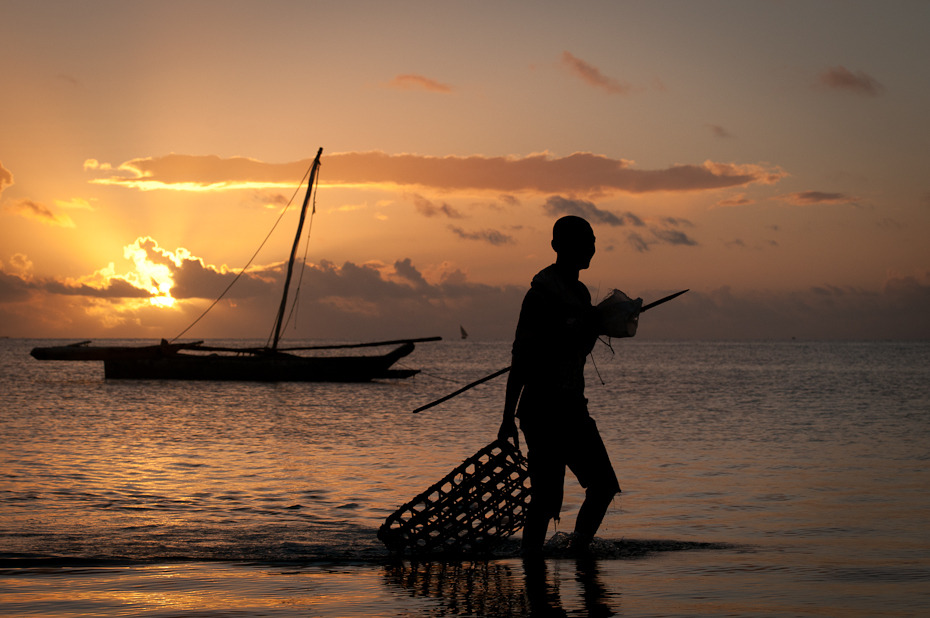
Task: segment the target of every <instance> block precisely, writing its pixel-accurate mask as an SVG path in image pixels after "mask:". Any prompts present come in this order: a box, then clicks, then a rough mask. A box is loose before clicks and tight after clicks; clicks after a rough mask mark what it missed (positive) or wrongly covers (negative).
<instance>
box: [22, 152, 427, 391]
mask: <svg viewBox="0 0 930 618" xmlns="http://www.w3.org/2000/svg"><path fill="white" fill-rule="evenodd" d="M322 154H323V149H322V148H320V149H319V151H318V152H317V154H316V158H315V159H314V160H313V165H312V166H311V168H310V179H309V182H308V183H307V193H306V196H305V197H304V201H303V206H302V207H301V210H300V220H299V222H298V224H297V234H296V235H295V237H294V244H293V246H292V247H291V254H290V258H289V260H288V263H287V275H286V276H285V279H284V292H283V294H282V296H281V304H280V306H279V308H278V313H277V317H276V319H275V323H274V337H273V339H272V342H271V345H270V346H268V345H266V346H264V347H239V348H237V347H225V346H209V345H204V344H203V343H204V342H203V341H196V342H192V343H171V342H168V341H167V340H165V339H162V340H161V343H159V344H157V345H148V346H92V345H90V343H91V342H90V341H81V342H79V343H73V344H70V345H65V346H57V347H45V348H33V350H32V352H31V354H32V356H33V357H34V358H36V359H38V360H59V361H103V368H104V376H105V377H106V378H107V379H140V380H239V381H246V380H255V381H262V382H285V381H287V382H368V381H370V380H376V379H386V378H390V379H400V378H409V377H410V376H413V375H416V374H417V373H419V370H418V369H392V366H393V365H394V364H395V363H396V362H397V361H398V360H400V359H401V358H403V357H405V356H407V355H408V354H410V353H411V352H413V350H414V343H418V342H423V341H438V340H440V339H442V338H441V337H423V338H418V339H398V340H393V341H377V342H371V343H357V344H341V345H319V346H304V347H289V348H282V347H279V345H278V344H279V343H280V340H281V328H282V326H283V323H284V313H285V310H286V308H287V305H288V292H289V288H290V283H291V275H292V274H293V270H294V259H295V256H296V254H297V247H298V245H299V244H300V238H301V234H302V232H303V225H304V220H305V219H306V215H307V206H308V204H309V203H310V199H311V194H312V191H313V187H314V181H315V179H316V175H317V171H318V170H319V167H320V157H321V156H322ZM388 345H394V346H396V347H395V348H394V349H392V350H390V351H388V352H385V353H383V354H375V355H332V354H327V355H317V356H305V355H299V354H294V352H298V351H321V350H339V349H349V348H362V347H375V346H388Z"/></svg>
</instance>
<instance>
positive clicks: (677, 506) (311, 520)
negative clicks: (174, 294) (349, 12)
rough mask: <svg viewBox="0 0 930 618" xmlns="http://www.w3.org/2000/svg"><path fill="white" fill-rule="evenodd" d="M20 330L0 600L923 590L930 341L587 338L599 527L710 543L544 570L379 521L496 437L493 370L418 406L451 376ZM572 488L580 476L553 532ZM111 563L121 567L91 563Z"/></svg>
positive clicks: (0, 526) (438, 599)
mask: <svg viewBox="0 0 930 618" xmlns="http://www.w3.org/2000/svg"><path fill="white" fill-rule="evenodd" d="M33 345H36V342H32V341H19V340H3V341H0V398H2V401H0V403H2V405H0V559H2V560H3V562H2V563H0V566H3V567H7V568H6V570H5V571H3V573H2V574H0V577H2V578H3V580H2V583H3V585H4V587H5V588H6V589H7V590H9V589H10V587H11V586H16V585H18V584H22V586H23V587H21V588H18V589H19V590H20V591H21V592H22V595H23V596H21V597H19V598H20V599H25V600H23V601H22V602H21V603H19V604H18V605H17V604H14V605H12V606H5V607H2V608H0V613H4V612H5V613H8V614H11V615H20V614H24V613H27V612H26V611H25V610H26V609H29V608H30V607H32V606H30V605H29V601H28V599H30V598H32V599H34V600H35V602H36V603H37V604H38V605H36V607H40V608H41V607H54V611H48V612H46V613H48V614H51V615H56V614H57V615H67V614H66V613H61V610H62V607H61V606H58V605H55V603H58V602H59V601H61V599H62V598H63V597H65V596H66V597H67V598H69V599H71V600H72V601H74V602H75V603H77V602H79V601H78V600H79V599H88V601H87V602H88V603H91V604H93V603H100V604H101V605H100V607H102V608H104V609H101V610H100V612H99V613H102V614H106V613H107V612H109V611H113V610H112V607H116V606H119V603H122V601H119V602H117V601H114V600H112V597H111V601H106V602H105V601H103V600H101V598H100V597H101V595H102V594H103V593H102V592H101V587H102V588H103V589H108V587H109V586H113V587H115V588H116V589H119V590H122V591H123V592H122V593H120V594H124V595H125V599H129V600H127V601H126V603H129V605H128V606H127V607H130V609H128V610H126V611H125V613H139V614H140V615H142V614H143V613H144V612H135V611H134V609H135V608H137V607H136V605H133V604H135V603H141V601H138V599H139V598H140V597H139V596H138V595H139V594H140V592H144V590H147V588H145V586H153V585H155V584H154V582H156V581H162V582H173V584H174V585H175V586H177V588H176V589H175V590H174V592H172V593H171V594H170V595H167V596H165V597H164V598H169V597H171V598H173V599H175V600H173V601H171V602H170V603H169V605H170V604H171V603H174V604H176V606H177V607H179V608H180V607H187V606H185V605H184V604H185V603H193V601H191V599H192V598H195V597H197V594H198V591H200V594H202V595H203V598H208V597H209V598H213V599H215V601H210V602H206V601H204V603H205V605H201V606H199V607H200V608H201V610H203V611H204V612H207V610H208V606H209V605H210V604H211V603H214V602H215V604H217V607H219V605H222V604H223V603H226V601H224V600H223V598H222V597H220V596H210V595H213V592H211V591H216V590H218V589H224V590H225V589H226V588H229V590H232V589H233V588H234V589H235V595H239V596H238V597H236V598H237V600H236V601H235V602H236V603H240V602H241V603H244V606H245V607H248V606H249V603H250V602H251V601H249V600H248V599H249V598H250V595H253V594H254V595H258V597H259V599H258V600H257V601H255V603H256V607H259V608H262V609H261V612H260V613H262V612H265V613H267V612H266V608H265V606H266V605H268V606H274V605H275V604H276V603H277V604H279V605H280V604H286V603H288V602H293V603H296V604H297V605H298V606H299V607H312V608H313V609H312V612H311V615H347V613H346V612H345V611H344V609H345V607H349V606H351V607H353V608H362V609H361V610H360V611H362V612H363V614H362V615H405V612H409V615H422V612H424V611H433V608H436V607H448V603H451V602H452V601H450V599H456V600H455V601H454V604H455V607H456V608H462V607H466V606H468V607H471V606H474V607H478V606H480V605H481V604H484V605H486V606H488V607H490V605H491V604H493V603H496V602H497V601H494V600H492V599H491V598H490V597H493V596H495V594H497V593H498V592H499V593H500V596H501V597H502V598H505V599H507V601H506V602H505V605H506V606H508V607H509V606H510V605H513V607H517V608H518V609H519V608H523V609H521V610H520V611H526V612H529V611H531V610H532V608H533V606H532V604H531V602H532V603H537V602H540V599H541V600H543V601H545V602H546V603H549V604H550V605H551V606H552V607H553V608H556V609H555V610H554V611H558V610H557V608H558V607H559V605H561V607H562V609H563V610H564V611H566V612H567V613H569V615H572V613H573V612H574V613H576V614H579V615H585V614H584V612H585V611H600V610H599V609H596V608H597V602H595V601H597V600H598V599H599V600H600V602H603V604H604V605H605V606H606V607H607V610H608V611H613V612H620V611H621V607H620V603H619V601H620V597H619V588H620V583H621V582H622V583H623V604H622V612H623V614H624V615H654V613H655V612H656V608H661V611H660V612H659V613H670V614H675V613H677V614H700V613H717V610H719V611H720V612H728V613H731V614H745V613H752V612H755V611H760V610H759V608H762V610H765V609H768V610H769V611H772V612H778V611H780V612H781V613H784V614H786V615H801V614H805V613H815V612H814V610H815V609H816V610H817V611H820V613H823V614H832V615H840V614H850V613H852V614H854V615H855V614H857V613H858V614H859V615H868V614H869V612H871V613H873V614H874V613H876V612H880V611H883V610H888V611H891V610H893V611H894V612H898V613H899V614H900V615H907V613H908V612H911V613H913V612H914V610H915V608H925V607H927V606H930V593H928V590H930V589H928V583H930V558H928V556H930V537H928V536H927V534H926V530H927V528H926V522H927V521H928V519H930V493H928V492H927V491H926V488H927V487H928V486H930V471H928V468H927V462H928V461H930V450H928V444H930V423H927V417H926V415H927V412H928V411H930V344H927V343H874V344H867V343H802V342H798V343H788V342H784V343H765V342H761V343H760V342H751V343H688V344H681V343H646V342H635V341H634V342H623V344H622V345H615V348H616V349H617V351H618V354H617V355H616V356H609V354H607V353H606V352H605V351H604V350H599V351H598V353H597V363H598V368H599V370H600V373H601V375H602V377H603V378H604V380H605V382H606V385H605V386H601V385H599V383H598V382H597V380H596V378H594V377H593V375H592V378H591V379H589V388H588V396H589V399H590V407H591V410H592V414H593V415H594V416H595V418H596V419H597V421H598V426H599V428H600V429H601V433H602V435H603V436H604V440H605V443H606V444H607V448H608V450H609V451H610V453H611V456H612V459H613V461H614V466H615V468H616V470H617V473H618V475H619V477H620V481H621V485H622V487H623V488H624V493H623V494H622V495H621V497H619V498H618V499H616V500H615V501H614V504H613V506H612V508H611V510H610V511H609V512H608V515H607V518H606V520H605V522H604V525H603V526H602V528H601V530H600V532H599V535H601V536H603V537H606V538H608V539H610V540H612V541H620V540H621V539H622V540H624V542H626V543H627V545H626V546H627V547H638V546H643V545H642V544H641V542H643V541H644V540H649V539H652V540H655V539H665V540H668V542H669V543H672V545H670V546H669V547H672V546H674V547H678V548H679V549H681V548H682V547H683V546H682V545H680V544H682V543H684V544H687V543H719V544H720V545H718V546H717V549H719V551H717V550H714V551H700V552H691V551H674V552H670V551H663V552H657V553H653V554H649V555H648V557H646V558H645V559H642V560H604V561H600V562H598V563H597V565H596V566H597V569H598V572H597V574H596V577H587V576H586V575H585V571H584V570H583V569H582V568H581V567H580V566H579V565H577V564H576V563H574V562H573V561H564V560H554V561H550V562H549V563H548V564H547V568H546V571H545V573H544V575H543V576H541V577H540V576H539V572H529V573H527V572H525V571H524V568H523V565H522V563H521V562H519V561H517V560H512V559H504V560H498V561H491V562H489V563H487V564H486V565H484V566H481V565H477V564H476V565H471V566H465V565H460V566H459V567H454V566H451V565H447V566H446V567H443V568H440V567H439V566H428V565H421V566H420V567H417V568H418V569H420V570H415V571H414V572H410V569H414V567H413V566H412V565H409V564H408V565H407V566H406V567H404V568H406V569H407V571H404V570H403V569H401V571H399V572H392V571H390V570H389V568H388V567H383V561H384V560H386V559H387V552H386V551H385V550H384V548H383V547H382V546H381V544H380V543H379V542H378V541H377V539H376V537H375V533H376V530H377V528H378V526H380V524H381V522H383V521H384V518H385V517H386V516H387V515H388V514H389V513H391V512H392V511H393V510H394V509H395V508H397V506H399V505H400V504H403V503H404V502H406V501H407V500H409V499H410V498H411V497H413V496H415V495H416V494H418V493H419V492H421V491H422V490H423V489H425V488H426V487H428V486H429V485H430V484H432V483H433V482H435V481H436V480H438V479H439V478H441V477H442V476H443V475H445V474H446V473H447V472H448V471H449V470H451V469H452V468H453V467H454V466H455V465H457V464H458V463H460V462H461V461H462V460H463V459H464V458H466V457H467V456H469V455H471V454H473V453H474V452H476V451H477V450H478V449H479V448H481V447H483V446H485V445H486V444H488V442H490V440H491V439H493V437H494V435H495V434H496V431H497V427H498V424H499V420H500V412H501V401H502V397H503V386H504V383H503V382H500V383H495V382H491V383H488V384H486V385H483V386H480V387H478V388H475V389H473V390H471V391H469V392H468V393H466V394H465V395H462V396H461V397H457V398H455V399H453V400H450V401H449V402H447V403H446V404H443V405H442V406H439V407H437V408H433V409H431V410H429V411H428V412H424V413H422V414H417V415H413V414H410V411H411V410H412V409H414V408H416V407H417V406H419V405H422V404H423V403H426V402H428V401H432V400H433V399H435V398H436V397H438V396H440V395H443V394H445V393H447V392H449V391H450V390H451V388H450V383H449V382H447V381H445V380H438V379H435V378H433V377H431V376H430V375H427V374H424V375H420V376H418V377H417V378H415V379H412V380H408V381H404V382H401V383H383V384H367V385H344V384H250V383H239V384H215V383H209V382H204V383H172V382H133V381H127V382H107V381H105V380H103V377H102V369H101V368H100V367H96V366H94V365H92V364H91V365H85V364H81V363H63V364H62V363H40V362H38V361H34V360H33V359H31V358H30V357H29V356H28V351H29V349H30V348H31V347H32V346H33ZM409 362H410V363H411V364H412V365H416V366H422V367H425V368H428V372H429V373H430V374H436V375H439V376H442V377H443V378H448V379H451V380H453V382H454V384H453V385H452V387H454V386H455V385H456V384H464V383H467V382H470V381H472V380H475V379H477V378H480V377H482V376H484V375H487V374H488V373H490V372H492V371H494V370H495V369H498V368H500V367H503V366H506V365H507V364H508V363H509V344H506V343H504V344H502V343H481V342H472V341H468V342H459V341H456V342H444V343H442V344H438V345H436V346H433V345H429V346H421V347H418V349H417V351H416V352H414V356H412V357H411V358H410V360H409ZM582 497H583V492H582V491H581V489H580V487H578V486H577V484H573V483H572V481H570V482H569V483H568V485H567V488H566V499H565V509H564V512H563V513H562V522H561V524H560V529H561V530H570V529H571V527H572V524H573V522H574V517H575V514H576V513H577V508H578V506H579V505H580V502H581V499H582ZM638 543H639V545H638ZM676 544H679V545H676ZM685 546H687V545H685ZM169 558H170V559H171V560H172V561H171V562H168V561H167V559H169ZM114 559H115V560H118V561H120V562H119V563H118V564H130V565H134V566H126V567H119V568H118V569H116V571H106V570H104V571H102V570H100V569H103V568H104V567H106V568H107V569H109V568H110V565H112V564H113V563H111V562H108V560H114ZM175 560H176V561H177V562H174V561H175ZM214 560H223V561H226V562H222V563H218V562H209V561H214ZM152 561H155V562H156V563H157V566H158V568H162V569H164V570H163V571H160V572H159V573H161V575H160V576H159V577H161V576H163V579H158V578H156V577H155V574H156V572H155V571H154V570H151V569H154V568H155V566H153V565H151V562H152ZM231 561H245V562H249V563H255V562H257V563H260V564H272V563H278V562H283V563H284V564H286V565H291V566H289V567H286V568H285V569H284V570H277V571H274V572H272V571H269V570H268V569H266V568H263V567H254V566H248V567H247V566H242V565H238V564H236V563H234V562H231ZM320 563H326V564H341V565H351V564H360V565H362V566H359V567H358V568H350V566H342V567H339V568H337V569H325V568H323V567H319V566H316V567H314V566H312V565H313V564H317V565H319V564H320ZM75 565H77V566H80V567H81V568H80V569H79V568H76V566H75ZM92 565H98V567H97V568H85V567H88V566H92ZM185 565H188V566H185ZM295 565H297V566H295ZM303 565H310V566H306V567H304V566H303ZM390 568H395V567H390ZM383 569H388V570H385V571H383V572H382V570H383ZM421 571H422V572H421ZM528 575H529V578H528V579H527V576H528ZM52 577H54V578H55V583H54V584H51V583H49V582H50V578H52ZM107 578H110V579H107ZM135 578H138V581H136V580H135ZM143 580H144V581H143ZM459 580H461V581H459ZM424 581H425V582H426V583H425V584H424V583H423V582H424ZM586 581H587V582H588V587H587V588H586V584H585V582H586ZM211 582H212V583H211ZM403 582H410V585H409V586H408V585H407V584H404V583H403ZM439 582H442V584H441V585H440V583H439ZM598 582H599V584H598ZM17 583H18V584H17ZM592 583H593V584H592ZM160 585H161V584H158V585H157V586H155V587H156V588H157V587H158V586H160ZM185 586H186V587H187V588H185ZM418 586H419V587H418ZM463 586H464V588H463ZM169 587H170V586H169ZM148 589H150V588H148ZM586 589H587V590H589V591H590V592H589V593H585V592H584V591H585V590H586ZM30 590H32V591H33V592H30ZM180 590H188V591H189V592H190V594H182V593H181V592H180ZM412 590H422V591H424V592H423V594H419V595H413V594H412V593H411V591H412ZM598 590H601V592H599V591H598ZM35 591H42V592H41V593H42V594H44V595H45V596H44V597H43V598H44V600H42V601H39V600H37V599H38V597H36V596H35V594H38V592H35ZM484 591H488V592H487V594H484ZM494 591H497V592H494ZM537 591H541V593H540V594H537ZM34 593H35V594H34ZM228 593H229V591H228V590H227V592H224V593H223V594H228ZM145 594H148V593H145ZM166 594H167V593H166ZM217 594H218V593H217ZM30 595H32V596H30ZM56 595H57V596H56ZM172 595H173V596H172ZM319 595H330V596H329V597H327V598H328V599H329V600H330V601H332V603H335V604H336V605H335V606H331V605H328V604H329V603H330V601H324V600H321V597H320V596H319ZM472 595H477V596H476V597H474V598H470V599H466V598H465V597H471V596H472ZM586 595H587V596H586ZM156 597H157V595H152V596H151V597H150V598H156ZM7 598H9V596H7ZM120 598H124V597H120ZM56 599H57V600H56ZM132 599H136V600H132ZM521 599H522V600H521ZM786 599H790V601H789V600H786ZM589 601H590V602H589ZM61 602H63V601H61ZM111 602H112V603H116V605H112V606H111V605H107V603H111ZM166 602H167V601H166ZM386 602H387V603H388V605H387V606H384V605H383V604H384V603H386ZM153 603H154V601H153ZM340 603H341V604H342V605H341V606H340V605H339V604H340ZM520 603H522V605H520ZM469 604H471V605H469ZM88 607H91V606H90V605H89V606H88ZM340 607H342V610H340ZM384 607H388V608H390V609H388V610H384ZM106 608H110V609H106ZM583 608H584V609H583ZM590 608H594V609H590ZM772 608H777V609H772ZM215 609H216V608H215ZM227 609H228V608H227ZM279 609H280V608H279ZM382 610H384V611H382ZM36 611H37V612H38V610H36ZM93 611H94V610H93V609H92V608H91V609H88V613H93ZM152 611H154V610H152ZM217 611H219V610H218V609H217ZM282 611H283V610H282ZM436 611H437V612H439V610H436ZM364 612H367V613H364ZM38 613H41V612H38ZM176 613H183V611H182V610H176ZM272 613H273V612H272ZM349 613H351V612H349ZM450 613H453V612H449V611H447V614H450ZM763 613H764V612H763ZM72 615H79V613H74V614H72ZM154 615H157V614H154ZM216 615H223V614H222V613H218V614H216ZM283 615H286V613H285V614H283ZM356 615H358V614H356ZM436 615H439V614H438V613H437V614H436Z"/></svg>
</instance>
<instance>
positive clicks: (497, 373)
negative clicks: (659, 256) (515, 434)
mask: <svg viewBox="0 0 930 618" xmlns="http://www.w3.org/2000/svg"><path fill="white" fill-rule="evenodd" d="M689 289H690V288H689ZM687 291H688V290H682V291H681V292H675V293H674V294H669V295H668V296H666V297H664V298H660V299H659V300H657V301H654V302H651V303H649V304H648V305H644V306H643V308H642V309H640V310H639V312H640V313H642V312H643V311H647V310H649V309H652V308H653V307H657V306H659V305H661V304H662V303H667V302H668V301H670V300H672V299H673V298H678V297H679V296H681V295H682V294H684V293H685V292H687ZM508 371H510V367H504V368H503V369H500V370H498V371H495V372H494V373H492V374H491V375H488V376H484V377H483V378H481V379H480V380H475V381H474V382H471V383H469V384H466V385H465V386H463V387H462V388H460V389H459V390H457V391H455V392H454V393H449V394H448V395H446V396H444V397H440V398H439V399H437V400H436V401H431V402H429V403H428V404H426V405H424V406H420V407H419V408H417V409H416V410H414V411H413V413H414V414H417V413H419V412H422V411H423V410H429V409H430V408H432V407H433V406H438V405H439V404H441V403H442V402H444V401H448V400H450V399H452V398H453V397H456V396H457V395H461V394H462V393H464V392H465V391H467V390H469V389H472V388H475V387H476V386H478V385H479V384H484V383H485V382H487V381H488V380H493V379H494V378H496V377H497V376H502V375H504V374H505V373H507V372H508Z"/></svg>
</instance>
